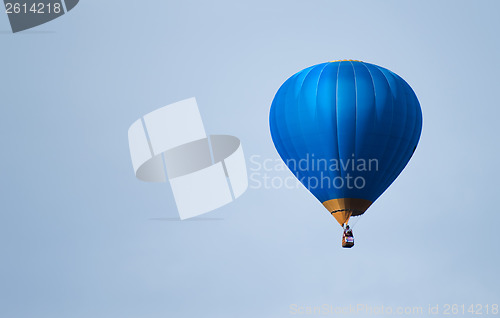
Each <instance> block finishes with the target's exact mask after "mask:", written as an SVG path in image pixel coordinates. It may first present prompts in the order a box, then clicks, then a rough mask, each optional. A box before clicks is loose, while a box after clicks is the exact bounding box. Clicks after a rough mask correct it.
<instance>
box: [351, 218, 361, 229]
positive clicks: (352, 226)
mask: <svg viewBox="0 0 500 318" xmlns="http://www.w3.org/2000/svg"><path fill="white" fill-rule="evenodd" d="M361 217H362V215H358V216H356V217H354V219H355V221H354V223H352V224H351V225H350V227H351V228H352V229H354V227H355V226H356V224H358V222H359V220H360V219H361ZM352 219H353V218H351V220H352Z"/></svg>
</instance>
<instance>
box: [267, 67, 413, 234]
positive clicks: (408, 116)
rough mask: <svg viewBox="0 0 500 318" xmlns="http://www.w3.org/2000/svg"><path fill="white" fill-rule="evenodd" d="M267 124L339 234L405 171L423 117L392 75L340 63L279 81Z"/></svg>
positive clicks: (281, 152) (410, 93)
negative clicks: (337, 225)
mask: <svg viewBox="0 0 500 318" xmlns="http://www.w3.org/2000/svg"><path fill="white" fill-rule="evenodd" d="M269 125H270V130H271V136H272V140H273V142H274V145H275V147H276V150H277V151H278V153H279V155H280V156H281V158H282V159H283V161H284V162H285V164H286V165H287V166H288V168H289V169H290V170H291V172H292V173H293V174H294V175H295V176H296V177H297V178H298V179H299V180H300V181H301V182H302V184H304V186H305V187H306V188H307V189H308V190H309V191H310V192H311V193H312V194H313V195H314V196H315V197H316V198H317V199H318V200H319V201H320V202H321V203H322V204H323V205H324V207H325V208H326V209H327V210H328V211H329V212H330V213H331V214H332V215H333V216H334V217H335V219H336V220H337V221H338V223H339V224H340V225H341V226H343V227H344V225H347V223H348V221H349V219H350V217H351V216H360V215H362V214H363V213H365V211H366V210H367V209H368V208H369V207H370V205H372V204H373V202H375V200H377V198H378V197H380V195H382V193H383V192H384V191H385V190H386V189H387V188H388V187H389V186H390V185H391V184H392V182H393V181H394V180H395V179H396V178H397V177H398V175H399V174H400V173H401V171H402V170H403V169H404V167H405V166H406V164H407V163H408V161H409V160H410V158H411V157H412V155H413V152H414V151H415V149H416V147H417V144H418V140H419V138H420V133H421V130H422V111H421V109H420V104H419V102H418V99H417V97H416V95H415V93H414V92H413V90H412V89H411V87H410V86H409V85H408V84H407V83H406V82H405V81H404V80H403V79H402V78H401V77H399V76H398V75H397V74H395V73H393V72H391V71H389V70H387V69H385V68H383V67H380V66H377V65H374V64H370V63H365V62H362V61H356V60H342V61H332V62H327V63H322V64H318V65H314V66H311V67H309V68H306V69H304V70H302V71H300V72H298V73H296V74H295V75H293V76H292V77H290V78H289V79H288V80H286V81H285V83H284V84H283V85H282V86H281V87H280V88H279V90H278V92H277V93H276V96H275V97H274V100H273V102H272V105H271V110H270V115H269Z"/></svg>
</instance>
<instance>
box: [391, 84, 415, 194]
mask: <svg viewBox="0 0 500 318" xmlns="http://www.w3.org/2000/svg"><path fill="white" fill-rule="evenodd" d="M401 80H403V79H401ZM402 86H404V90H405V93H410V90H411V91H413V90H412V89H411V87H410V86H409V85H408V84H407V83H406V82H404V80H403V83H402ZM407 96H410V94H405V97H407ZM415 99H416V97H415ZM408 101H409V98H405V103H406V105H407V115H406V121H405V126H404V130H406V127H407V126H408V122H409V119H410V118H409V117H410V112H409V111H408V108H410V107H408ZM417 101H418V99H417ZM410 104H411V106H413V103H410ZM411 108H413V114H414V115H415V116H416V115H417V113H418V110H417V108H416V107H415V106H413V107H411ZM413 125H414V126H413V128H412V131H411V133H410V134H409V138H408V145H407V146H406V147H405V151H404V152H403V155H402V156H401V157H399V158H397V157H396V158H395V159H397V160H396V164H395V165H394V166H395V167H397V169H396V170H395V171H394V172H393V173H391V174H390V175H389V176H388V177H386V178H385V180H384V184H387V187H389V186H390V185H391V184H392V182H394V181H395V180H396V178H397V177H398V176H399V175H400V174H401V172H403V170H404V168H405V167H406V165H407V164H408V163H409V162H410V159H411V157H412V156H411V155H410V157H409V158H407V157H408V155H407V154H408V152H409V150H411V148H412V147H413V139H414V138H415V130H416V129H417V128H418V125H417V123H416V122H414V123H413ZM402 141H403V139H401V141H400V143H399V145H401V142H402ZM393 161H394V160H393ZM405 161H406V163H405ZM391 180H392V181H391Z"/></svg>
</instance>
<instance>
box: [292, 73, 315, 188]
mask: <svg viewBox="0 0 500 318" xmlns="http://www.w3.org/2000/svg"><path fill="white" fill-rule="evenodd" d="M316 67H317V65H315V66H313V67H311V68H309V70H308V71H307V73H306V74H305V75H304V77H303V78H302V82H301V83H300V88H299V90H298V92H299V96H298V98H297V99H296V107H297V112H296V116H297V124H298V128H299V130H300V132H301V133H300V134H299V136H298V137H297V138H299V139H300V142H301V143H302V144H303V145H304V148H305V150H306V155H307V154H309V147H308V146H307V140H306V139H305V138H304V137H303V136H304V134H303V132H304V130H303V122H302V118H301V116H300V112H299V107H300V103H301V99H302V88H303V87H304V83H305V81H306V78H307V77H308V76H309V75H310V74H311V72H312V70H313V69H315V68H316ZM292 146H293V147H294V148H295V145H294V144H292ZM296 154H299V152H298V151H297V150H296ZM301 159H302V158H301ZM295 164H297V163H295ZM304 186H305V187H306V189H307V190H308V191H309V192H311V189H309V185H308V186H306V185H305V184H304Z"/></svg>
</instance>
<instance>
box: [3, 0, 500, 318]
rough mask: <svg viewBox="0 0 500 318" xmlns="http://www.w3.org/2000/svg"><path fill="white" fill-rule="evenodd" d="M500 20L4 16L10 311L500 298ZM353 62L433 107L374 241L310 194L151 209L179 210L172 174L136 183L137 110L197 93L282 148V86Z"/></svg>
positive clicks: (282, 309)
mask: <svg viewBox="0 0 500 318" xmlns="http://www.w3.org/2000/svg"><path fill="white" fill-rule="evenodd" d="M498 12H500V3H499V2H498V1H496V0H491V1H428V0H426V1H401V0H393V1H368V0H366V1H332V0H331V1H326V0H324V1H284V0H280V1H261V0H256V1H245V2H243V1H225V0H224V1H222V0H221V1H210V2H208V1H177V2H173V1H147V2H144V1H139V2H132V1H118V0H110V1H98V0H82V1H81V2H80V4H79V5H78V6H77V7H76V8H75V9H74V10H72V11H71V12H70V13H68V14H67V15H65V16H63V17H61V18H59V19H57V20H54V21H52V22H50V23H48V24H45V25H42V26H40V27H38V28H36V29H32V30H29V31H26V32H23V33H19V34H11V33H10V31H9V30H10V29H9V25H8V19H7V16H6V15H5V14H0V41H1V46H0V47H1V53H0V57H1V61H2V66H1V68H0V96H1V97H2V100H1V107H0V115H1V118H2V119H3V120H2V124H1V125H0V146H1V149H2V156H1V157H0V158H1V159H0V163H1V165H0V176H1V178H0V187H1V188H0V193H1V199H0V317H8V318H25V317H26V318H29V317H37V318H42V317H50V318H56V317H62V318H66V317H75V318H88V317H93V318H108V317H120V318H129V317H130V318H132V317H142V318H165V317H176V318H184V317H217V318H221V317H231V318H232V317H238V318H246V317H260V318H263V317H273V318H275V317H278V318H280V317H288V316H290V305H292V304H299V305H309V306H313V305H322V304H330V305H334V306H346V305H349V304H368V305H384V306H394V308H396V307H397V306H424V307H426V306H427V305H428V304H440V305H444V304H446V303H457V304H463V303H464V304H471V303H474V304H476V303H481V304H491V303H494V302H497V303H498V302H499V300H500V288H499V286H500V278H499V276H498V268H499V266H500V257H499V253H498V243H500V234H499V231H498V223H499V221H500V217H499V214H498V213H497V210H498V207H497V204H498V203H497V201H498V200H497V197H498V178H499V177H500V169H499V166H498V162H499V161H500V152H499V150H498V148H499V143H500V142H499V136H500V134H499V133H498V129H499V128H498V117H499V116H500V110H499V107H498V98H497V92H498V85H499V84H500V82H499V76H498V74H499V73H500V62H499V61H498V56H500V40H499V38H498V30H500V20H499V19H498ZM343 58H351V59H359V60H363V61H366V62H370V63H374V64H377V65H381V66H383V67H386V68H388V69H390V70H392V71H394V72H395V73H397V74H399V75H400V76H402V77H403V78H404V79H405V80H406V81H407V82H408V83H409V84H410V85H411V86H412V88H413V89H414V91H415V92H416V94H417V96H418V98H419V100H420V103H421V106H422V110H423V115H424V126H423V131H422V137H421V140H420V145H419V147H418V149H417V151H416V153H415V155H414V157H413V159H412V160H411V162H410V164H409V165H408V166H407V168H406V169H405V170H404V172H403V173H402V174H401V176H400V177H399V178H398V179H397V181H396V182H395V183H394V184H393V185H392V186H391V188H390V189H389V190H388V191H387V192H386V193H385V194H384V195H383V196H382V197H381V198H380V199H379V200H378V201H377V202H376V203H375V204H374V205H373V206H372V207H371V208H370V210H369V211H368V212H367V213H366V215H365V216H364V217H363V218H361V219H360V220H359V222H358V224H357V225H356V228H355V235H356V238H357V245H356V247H355V248H353V249H351V250H343V249H341V248H340V238H341V233H340V228H339V226H338V224H337V223H336V222H335V220H334V219H333V218H332V217H331V216H330V215H329V214H328V213H327V212H326V210H324V208H323V207H322V205H321V204H320V203H319V202H317V201H316V200H315V199H314V197H313V196H312V195H310V194H309V193H308V192H307V191H306V190H304V189H295V190H286V189H281V190H270V189H250V190H248V191H247V192H246V193H245V194H244V195H243V196H242V197H241V198H240V199H238V200H237V201H235V202H234V203H232V204H230V205H227V206H225V207H223V208H221V209H219V210H217V211H214V212H212V213H211V214H209V215H207V216H206V217H209V218H212V220H198V221H187V222H175V221H167V220H153V219H155V218H173V217H175V216H176V208H175V203H174V201H173V197H172V194H171V192H170V188H169V186H168V185H167V184H148V183H143V182H140V181H138V180H137V179H135V177H134V174H133V170H132V165H131V162H130V158H129V152H128V142H127V129H128V127H129V125H130V124H131V123H132V122H134V121H135V120H136V119H138V118H140V117H141V116H142V115H144V114H146V113H148V112H150V111H152V110H154V109H157V108H159V107H161V106H164V105H166V104H169V103H172V102H176V101H179V100H181V99H185V98H189V97H192V96H195V97H196V98H197V100H198V103H199V107H200V111H201V113H202V116H203V118H204V123H205V127H206V130H207V132H209V133H212V134H231V135H235V136H238V137H239V138H240V139H241V141H242V144H243V149H244V152H245V154H246V157H247V159H248V158H250V156H252V155H260V156H262V157H263V158H278V155H277V153H276V151H275V150H274V147H273V144H272V141H271V138H270V134H269V128H268V112H269V107H270V104H271V101H272V98H273V97H274V94H275V92H276V91H277V89H278V88H279V86H280V85H281V84H282V83H283V81H284V80H285V79H286V78H288V77H289V76H290V75H292V74H294V73H295V72H297V71H299V70H301V69H303V68H305V67H308V66H310V65H313V64H317V63H322V62H325V61H329V60H336V59H343ZM271 174H272V175H273V176H279V177H287V176H288V175H289V172H271ZM389 233H390V234H389ZM364 316H366V315H358V317H364Z"/></svg>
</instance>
